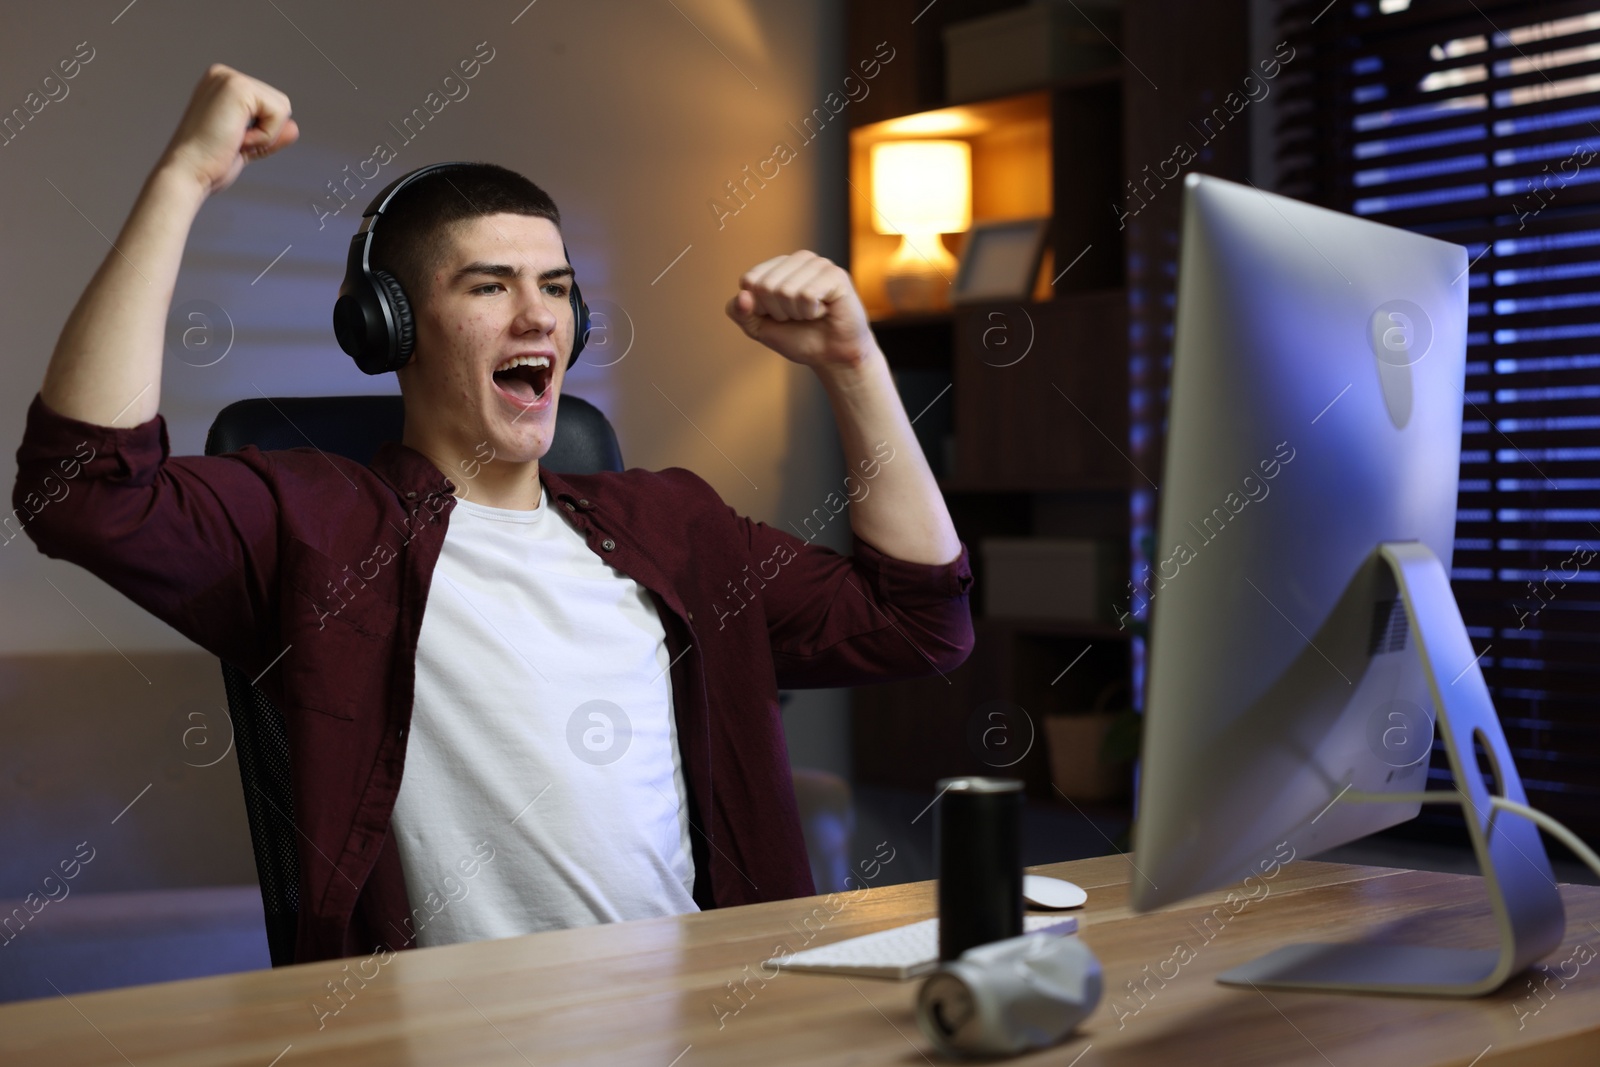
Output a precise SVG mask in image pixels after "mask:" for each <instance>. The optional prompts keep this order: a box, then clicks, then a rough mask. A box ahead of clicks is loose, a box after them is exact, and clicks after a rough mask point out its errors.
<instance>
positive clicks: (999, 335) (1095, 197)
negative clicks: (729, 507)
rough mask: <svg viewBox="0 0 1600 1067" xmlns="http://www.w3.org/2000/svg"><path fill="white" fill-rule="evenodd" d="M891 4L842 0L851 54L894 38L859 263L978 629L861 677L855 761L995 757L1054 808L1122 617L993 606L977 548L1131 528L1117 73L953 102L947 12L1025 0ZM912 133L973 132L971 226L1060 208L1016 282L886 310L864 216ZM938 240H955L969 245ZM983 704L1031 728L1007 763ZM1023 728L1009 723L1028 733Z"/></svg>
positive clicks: (930, 766) (967, 768)
mask: <svg viewBox="0 0 1600 1067" xmlns="http://www.w3.org/2000/svg"><path fill="white" fill-rule="evenodd" d="M901 6H903V5H901V4H899V3H898V0H853V2H852V3H851V4H849V5H847V11H848V20H849V28H850V47H851V48H852V49H854V50H855V51H862V49H865V51H863V52H862V54H870V52H871V50H872V48H873V46H874V45H875V44H876V42H878V41H881V40H884V39H889V40H890V41H891V42H892V44H893V46H894V48H895V49H896V58H895V59H894V61H893V62H892V63H890V64H887V65H886V66H885V67H884V68H883V72H882V74H881V75H880V76H879V78H878V80H877V81H876V82H875V83H874V85H875V87H874V95H873V96H872V97H870V98H868V100H866V101H863V103H864V104H866V105H870V106H863V107H860V108H857V109H854V114H853V119H854V121H855V122H856V123H857V125H856V126H854V128H853V129H852V130H851V133H850V160H849V171H848V182H849V186H850V189H849V202H850V237H851V250H850V268H851V273H852V275H853V277H854V279H855V283H856V286H857V289H858V291H859V292H860V293H861V294H862V299H863V302H864V303H865V304H866V306H867V310H868V314H869V315H871V316H872V317H873V320H874V321H873V328H874V331H875V332H876V334H877V336H878V340H879V343H880V345H881V346H882V347H883V349H884V352H885V353H886V355H887V356H888V357H889V361H890V364H891V366H892V367H893V368H894V369H895V372H896V377H897V380H898V381H899V382H900V384H901V391H902V396H903V398H904V399H905V401H906V406H907V409H908V410H909V411H910V412H911V414H912V415H913V416H918V415H919V412H921V414H920V417H918V421H917V423H916V425H915V428H916V430H917V432H918V435H919V440H920V441H921V443H922V444H923V448H924V451H925V453H926V454H927V455H928V458H929V461H930V465H931V466H932V467H933V469H934V472H935V474H936V476H937V477H938V479H939V484H940V488H941V489H942V490H943V492H944V494H945V498H946V502H947V504H948V506H949V508H950V511H951V515H952V518H953V519H954V521H955V523H956V528H957V531H958V532H959V533H960V535H961V538H962V540H963V541H965V542H966V544H967V545H968V546H969V548H970V549H971V550H972V553H973V562H974V570H975V574H976V579H977V583H978V584H977V589H976V590H975V593H978V594H979V595H976V596H975V597H974V600H973V609H974V616H975V618H974V622H975V627H976V630H977V645H976V648H975V650H974V653H973V655H972V657H971V658H970V659H969V660H968V661H967V663H965V664H964V665H963V666H962V667H961V668H960V669H958V670H957V671H955V672H953V673H952V674H951V675H949V676H948V677H942V676H934V677H931V678H926V679H920V680H917V681H912V682H904V683H893V684H888V685H880V686H870V687H864V688H861V689H858V690H857V691H856V694H855V701H854V715H853V722H854V727H853V742H854V760H855V777H856V780H857V781H858V782H862V783H864V784H879V785H894V786H901V787H906V788H915V789H923V790H926V789H929V788H931V786H932V784H933V782H934V781H935V780H937V779H938V778H940V777H945V776H949V775H954V774H985V773H987V774H1007V775H1014V776H1017V777H1021V778H1022V779H1023V780H1024V781H1025V782H1026V783H1027V787H1028V792H1029V795H1030V796H1031V797H1034V798H1037V799H1041V800H1046V799H1053V800H1057V801H1058V802H1061V803H1065V802H1064V801H1059V796H1058V795H1057V794H1056V793H1055V792H1054V790H1053V789H1052V788H1051V783H1050V773H1049V765H1048V759H1047V755H1046V745H1045V741H1044V736H1043V725H1044V719H1045V717H1046V716H1048V715H1053V714H1070V713H1073V712H1077V711H1083V710H1087V709H1088V708H1090V707H1091V706H1093V705H1094V704H1095V703H1096V702H1097V701H1102V702H1103V701H1104V700H1105V699H1106V696H1107V693H1108V691H1115V690H1116V689H1117V688H1118V687H1121V688H1122V690H1123V691H1124V692H1125V691H1126V687H1127V683H1128V680H1129V678H1130V675H1131V671H1132V664H1131V657H1130V645H1129V641H1128V636H1129V633H1128V631H1126V630H1120V629H1118V628H1117V627H1116V626H1115V625H1114V624H1112V623H1109V622H1108V621H1104V620H1084V621H1065V620H1061V621H1057V620H1048V619H1041V620H1033V619H1006V618H986V617H984V616H983V613H982V603H983V598H982V596H981V590H982V588H983V583H984V579H985V575H984V573H983V562H982V559H981V554H980V551H979V546H980V544H981V542H982V541H983V540H984V539H985V538H988V537H996V536H1004V537H1026V536H1058V537H1083V538H1092V539H1095V540H1102V541H1106V542H1110V543H1112V544H1114V545H1117V546H1119V547H1121V546H1125V545H1126V544H1127V541H1128V496H1127V494H1128V490H1129V487H1130V485H1131V484H1132V481H1133V479H1135V478H1136V477H1138V475H1137V473H1136V471H1135V470H1134V469H1133V468H1132V467H1131V465H1130V464H1129V462H1128V461H1127V458H1126V456H1125V455H1124V452H1123V446H1124V444H1125V442H1126V440H1127V437H1128V429H1129V421H1128V418H1129V415H1128V412H1129V404H1128V398H1129V390H1128V381H1129V375H1128V306H1127V294H1126V290H1125V288H1124V286H1125V267H1124V264H1125V249H1124V242H1123V234H1122V233H1121V231H1120V229H1119V223H1118V219H1117V216H1116V213H1115V212H1114V211H1113V209H1112V205H1113V204H1114V203H1115V202H1117V201H1118V199H1119V194H1120V192H1121V189H1122V185H1123V181H1122V170H1123V159H1124V146H1123V128H1122V124H1123V110H1124V108H1123V92H1124V71H1123V68H1122V66H1121V65H1118V66H1115V67H1108V68H1104V69H1099V70H1094V71H1089V72H1086V73H1084V74H1081V75H1076V76H1074V77H1071V78H1068V79H1063V80H1061V81H1058V82H1056V83H1055V84H1052V85H1048V86H1041V87H1038V88H1036V89H1032V90H1029V91H1026V92H1019V93H1016V94H1013V95H1009V96H1005V97H1001V98H997V99H990V100H979V101H969V102H962V103H959V104H950V103H949V102H947V101H945V100H944V99H943V98H942V81H943V73H942V70H943V51H942V39H941V37H940V32H939V31H940V29H941V28H942V26H943V25H944V24H946V23H948V22H952V21H957V20H959V19H965V18H970V17H974V16H976V15H981V14H984V13H987V12H989V11H994V10H999V9H1001V8H1004V7H1008V6H1015V5H1014V4H1008V3H1004V2H1000V3H982V2H977V0H953V2H950V3H947V4H940V5H938V6H936V7H932V8H930V9H928V10H927V11H926V12H925V13H923V14H922V15H921V16H920V17H918V18H915V19H913V16H917V15H918V12H917V11H915V10H911V9H910V8H907V9H906V11H904V12H902V11H900V10H899V9H900V7H901ZM917 6H918V7H919V8H921V7H923V6H924V5H922V4H919V5H917ZM901 15H903V16H904V18H903V19H902V18H901V17H900V16H901ZM852 54H854V52H852ZM913 136H930V137H941V138H962V139H965V140H968V141H969V142H970V143H971V145H972V186H973V218H974V220H975V221H982V220H995V221H999V220H1005V219H1014V218H1028V217H1038V216H1050V217H1051V218H1052V227H1051V232H1050V237H1049V243H1048V245H1047V251H1046V254H1045V257H1044V258H1045V262H1044V264H1043V266H1042V268H1041V271H1040V276H1039V278H1038V281H1037V284H1036V285H1035V287H1034V290H1033V292H1032V294H1031V295H1030V297H1029V298H1028V299H1026V300H1023V301H1020V302H1011V303H994V304H980V305H963V306H959V307H955V308H952V309H948V310H945V311H940V312H936V313H925V314H917V315H895V314H894V313H893V312H892V310H891V309H890V307H889V305H888V302H887V299H886V297H885V295H884V287H883V268H884V263H885V261H886V260H887V258H888V256H889V254H890V253H891V252H892V251H893V249H894V247H895V245H896V243H897V241H898V240H899V239H898V238H897V237H893V236H888V235H884V234H879V233H877V232H876V231H875V230H874V229H873V227H872V218H871V211H872V205H871V203H870V199H869V197H870V190H871V174H870V162H869V160H870V149H871V146H872V145H873V144H874V143H877V142H879V141H882V140H885V139H889V138H900V137H913ZM946 242H947V246H948V247H949V248H950V251H951V252H952V253H953V254H955V255H956V256H957V257H959V256H960V255H961V253H962V250H963V249H962V245H963V240H962V239H961V238H960V237H959V236H947V238H946ZM924 408H925V410H924ZM1123 569H1124V570H1125V569H1126V568H1125V567H1124V568H1123ZM1106 609H1107V612H1106V618H1107V619H1109V618H1110V610H1109V609H1110V605H1109V604H1108V605H1106ZM1069 667H1070V669H1068V668H1069ZM1121 699H1123V700H1124V701H1125V700H1126V697H1125V696H1123V697H1122V698H1121ZM993 701H1003V702H1009V703H1011V704H1014V705H1017V706H1018V707H1020V708H1021V709H1022V710H1023V711H1024V712H1025V723H1026V724H1027V725H1028V727H1029V729H1031V731H1032V737H1031V739H1030V740H1028V743H1027V752H1026V755H1024V756H1022V757H1021V758H1020V759H1019V761H1018V762H1017V763H1016V764H1015V765H1014V766H1008V767H1005V768H1000V767H997V766H995V758H994V753H993V752H992V751H989V750H986V749H985V748H984V746H982V745H981V744H974V741H973V722H974V716H975V715H977V716H978V717H979V720H980V723H981V719H982V714H981V709H982V708H984V707H987V706H990V702H993ZM1017 721H1018V722H1023V721H1024V720H1017ZM979 732H980V733H981V729H980V730H979ZM1023 742H1024V738H1023V737H1022V733H1021V732H1020V727H1019V733H1018V737H1017V743H1018V745H1019V750H1020V746H1022V745H1023Z"/></svg>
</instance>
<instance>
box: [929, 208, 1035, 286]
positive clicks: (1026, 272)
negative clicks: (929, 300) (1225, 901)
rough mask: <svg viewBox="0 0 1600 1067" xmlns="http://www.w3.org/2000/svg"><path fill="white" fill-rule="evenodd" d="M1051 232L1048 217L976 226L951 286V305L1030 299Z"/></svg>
mask: <svg viewBox="0 0 1600 1067" xmlns="http://www.w3.org/2000/svg"><path fill="white" fill-rule="evenodd" d="M1049 232H1050V218H1049V216H1044V217H1040V218H1029V219H1006V220H1004V221H1000V222H975V223H973V225H972V228H971V229H970V230H968V231H967V243H966V246H965V247H964V248H963V249H962V251H961V263H960V266H958V267H957V268H956V279H955V281H954V282H952V283H951V284H950V303H951V304H952V305H955V304H972V303H978V302H982V301H995V300H1026V299H1028V297H1029V295H1030V294H1031V293H1032V292H1033V287H1034V280H1035V278H1037V277H1038V274H1039V261H1040V258H1041V257H1042V256H1043V255H1044V243H1045V237H1046V235H1048V234H1049Z"/></svg>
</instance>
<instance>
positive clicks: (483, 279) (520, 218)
mask: <svg viewBox="0 0 1600 1067" xmlns="http://www.w3.org/2000/svg"><path fill="white" fill-rule="evenodd" d="M447 247H448V251H447V252H446V254H445V255H444V257H443V259H442V260H441V262H440V263H439V264H438V265H437V266H436V268H435V270H434V272H433V275H432V276H431V277H430V279H429V282H428V292H427V293H426V294H425V295H423V296H422V299H420V300H415V299H414V307H413V310H414V314H415V317H416V326H417V341H416V348H415V350H414V352H413V354H412V357H411V360H410V361H409V362H408V363H407V364H406V366H404V367H402V368H401V369H400V371H399V378H400V384H401V391H402V393H403V394H404V395H405V398H406V399H405V405H406V439H407V442H408V443H410V442H412V441H413V440H415V441H416V442H417V446H418V447H420V448H421V450H422V451H424V452H426V453H428V454H429V455H430V458H432V459H434V461H435V462H436V463H437V462H440V461H441V460H443V461H445V462H446V463H449V464H451V465H452V468H453V466H454V463H455V462H456V461H458V460H464V459H474V458H475V459H477V460H478V461H483V460H484V459H486V458H487V457H488V456H489V455H491V452H490V449H493V452H492V454H493V455H494V457H495V458H496V459H498V460H502V461H505V462H510V463H526V462H528V461H530V460H537V459H539V458H540V457H542V456H543V455H544V454H545V453H546V452H547V451H549V448H550V442H551V441H552V440H553V439H554V436H555V427H556V397H557V396H558V395H559V394H560V390H561V383H562V381H563V379H564V378H565V376H566V366H567V355H568V353H570V352H571V351H572V332H573V330H574V329H575V324H574V323H573V321H572V306H571V304H570V302H569V296H568V293H569V291H570V289H571V286H572V269H571V266H570V265H569V264H568V263H567V257H566V253H565V252H564V251H563V249H562V247H561V232H560V231H559V230H558V229H556V226H555V224H554V223H552V222H551V221H550V220H549V219H542V218H535V217H532V216H529V215H511V214H501V215H485V216H481V217H479V218H475V219H469V220H466V221H464V222H459V223H457V224H455V226H454V227H452V228H451V230H450V232H449V237H448V240H447ZM517 364H520V365H517ZM441 453H442V454H441ZM447 473H453V470H452V471H451V472H447ZM456 481H457V482H458V483H459V482H460V478H459V477H458V478H456Z"/></svg>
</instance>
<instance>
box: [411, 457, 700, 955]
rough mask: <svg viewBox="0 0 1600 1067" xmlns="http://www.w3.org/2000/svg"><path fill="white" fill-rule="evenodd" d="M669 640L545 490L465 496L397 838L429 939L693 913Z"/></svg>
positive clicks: (424, 639)
mask: <svg viewBox="0 0 1600 1067" xmlns="http://www.w3.org/2000/svg"><path fill="white" fill-rule="evenodd" d="M668 665H669V660H668V656H667V645H666V633H665V631H664V630H663V628H662V625H661V619H660V617H659V615H658V613H657V612H656V608H655V604H654V602H653V601H652V600H651V599H650V594H649V593H648V592H647V591H646V590H645V589H644V588H643V587H641V586H640V585H639V584H638V583H637V582H635V581H633V580H632V579H631V578H628V577H626V576H625V575H623V574H622V573H620V572H619V571H617V570H616V569H615V568H613V567H611V566H610V565H609V564H607V563H606V562H605V561H604V560H602V559H601V558H600V557H599V556H598V555H596V554H595V553H594V552H593V551H592V550H591V549H590V548H589V546H588V545H587V544H586V543H585V542H584V539H583V535H582V534H581V533H579V531H578V530H577V529H576V528H575V527H573V526H572V525H571V524H570V523H569V522H568V521H567V519H566V516H565V515H563V514H562V513H561V511H560V510H559V509H557V508H555V507H554V506H553V505H552V504H551V503H550V500H549V496H548V494H546V493H545V492H544V491H543V489H541V493H540V504H539V507H538V508H536V509H535V510H533V511H513V510H507V509H504V508H492V507H486V506H484V505H482V504H477V503H474V502H472V501H470V500H465V499H463V500H458V501H457V502H456V505H455V511H454V512H453V513H452V514H451V516H450V521H449V525H448V527H447V529H446V533H445V539H444V544H443V546H442V548H441V550H440V553H439V562H438V565H437V568H436V569H435V571H434V575H433V584H432V588H431V589H430V591H429V593H428V603H427V607H426V610H425V611H424V612H423V616H422V632H421V635H420V637H419V638H418V643H417V659H416V698H415V704H414V707H413V710H412V713H411V732H410V737H409V740H408V741H407V743H406V756H405V771H404V774H403V775H402V778H401V782H400V794H399V797H398V798H397V800H396V802H395V807H394V815H393V817H392V823H391V825H392V828H393V833H394V834H395V842H396V844H397V845H398V847H399V852H400V860H401V864H402V866H403V867H404V870H405V880H406V893H407V895H408V896H409V897H410V900H411V908H412V919H413V930H414V931H415V933H416V935H417V942H418V944H419V945H421V946H423V947H427V946H430V945H443V944H452V943H455V942H459V941H476V940H483V939H487V938H498V937H512V936H516V935H519V934H527V933H533V932H535V931H538V930H550V929H561V928H566V927H573V926H589V925H593V924H596V923H603V922H616V921H620V920H624V919H638V918H645V917H649V916H657V915H677V914H681V913H683V912H690V911H696V910H698V907H697V906H696V904H695V902H694V897H693V892H694V865H693V860H692V858H691V852H690V847H689V820H688V794H687V791H686V789H685V787H684V778H683V768H682V764H681V761H680V759H679V755H678V739H677V727H676V723H675V721H674V719H673V713H672V712H673V709H672V685H671V678H670V675H669V673H668V670H667V668H668Z"/></svg>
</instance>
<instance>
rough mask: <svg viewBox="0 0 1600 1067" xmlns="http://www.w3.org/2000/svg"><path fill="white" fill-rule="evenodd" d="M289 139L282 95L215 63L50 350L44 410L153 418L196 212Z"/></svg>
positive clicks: (131, 421)
mask: <svg viewBox="0 0 1600 1067" xmlns="http://www.w3.org/2000/svg"><path fill="white" fill-rule="evenodd" d="M298 137H299V127H298V126H297V125H296V124H295V121H294V119H292V118H290V117H289V98H288V97H287V96H285V95H284V94H283V93H281V92H279V91H278V90H276V89H274V88H272V86H270V85H267V84H266V83H264V82H260V81H257V80H256V79H254V78H251V77H249V76H248V75H245V74H241V73H240V72H238V71H236V70H233V69H232V68H230V67H225V66H223V65H222V64H220V63H218V64H213V65H212V66H211V67H210V69H208V70H207V71H206V73H205V76H204V77H203V78H201V80H200V84H199V85H198V86H196V88H195V91H194V96H193V97H192V98H191V99H190V101H189V107H188V110H187V111H185V113H184V116H183V118H182V120H181V121H180V122H179V123H178V129H177V131H176V132H175V133H174V134H173V136H172V140H171V142H170V143H168V145H167V149H166V151H165V152H163V153H162V156H161V160H160V162H159V163H157V164H156V167H155V169H154V170H153V171H151V173H150V176H149V178H147V179H146V180H145V184H144V188H143V189H142V190H141V191H140V193H139V199H138V201H137V202H136V203H135V204H134V208H133V211H132V212H131V213H130V214H129V215H128V221H127V223H126V224H124V226H123V227H122V232H121V233H120V234H118V236H117V241H116V243H115V245H114V246H113V247H112V249H111V251H110V252H108V253H107V254H106V258H105V260H104V262H102V263H101V264H100V269H99V270H98V271H96V272H95V275H94V278H93V280H91V281H90V282H89V285H88V288H86V289H85V290H84V291H83V296H81V297H80V298H79V299H78V303H77V306H76V307H74V308H73V309H72V314H71V315H70V316H69V317H68V319H67V323H66V326H65V327H64V328H63V329H62V331H61V337H60V339H59V340H58V341H57V342H56V348H55V352H54V354H53V355H52V356H51V357H50V366H49V368H48V370H46V372H45V378H44V386H43V387H42V388H41V389H40V391H39V395H40V398H41V399H42V400H43V401H44V403H45V404H46V405H47V406H48V407H49V408H50V409H51V410H52V411H55V412H56V413H58V414H61V415H65V416H67V417H68V418H73V419H78V420H79V421H82V422H88V423H93V424H95V425H97V426H113V425H116V426H137V425H139V424H140V423H144V422H148V421H149V420H150V419H152V418H154V417H155V414H156V411H157V410H158V409H159V407H160V401H161V361H162V344H163V337H164V334H165V320H166V316H167V311H168V309H169V308H170V307H171V304H172V292H173V288H174V286H175V285H176V283H177V277H178V266H179V263H180V262H181V261H182V259H183V246H184V244H185V242H186V241H187V240H188V237H189V227H190V226H191V225H193V223H194V219H195V215H196V214H198V213H199V211H200V205H201V204H202V203H204V202H205V199H206V197H208V196H210V195H211V194H212V193H214V192H219V191H221V190H223V189H226V188H227V187H228V186H229V185H232V184H233V181H234V179H235V178H237V177H238V176H239V172H240V171H241V170H243V169H244V165H245V163H246V162H247V161H248V160H252V159H258V158H261V157H263V156H267V155H270V154H272V153H273V152H275V151H277V150H278V149H280V148H283V147H285V146H287V145H290V144H293V143H294V142H295V140H296V139H297V138H298Z"/></svg>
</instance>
